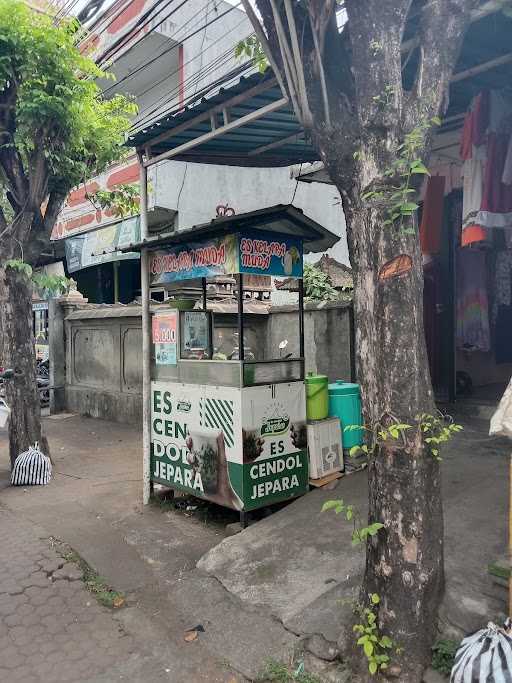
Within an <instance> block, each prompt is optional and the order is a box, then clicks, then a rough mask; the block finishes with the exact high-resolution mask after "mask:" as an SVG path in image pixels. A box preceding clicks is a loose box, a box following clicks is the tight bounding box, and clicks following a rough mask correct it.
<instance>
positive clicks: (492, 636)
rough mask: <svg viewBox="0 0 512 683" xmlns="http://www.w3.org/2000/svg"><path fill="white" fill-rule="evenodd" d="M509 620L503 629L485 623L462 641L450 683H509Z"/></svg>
mask: <svg viewBox="0 0 512 683" xmlns="http://www.w3.org/2000/svg"><path fill="white" fill-rule="evenodd" d="M510 623H511V622H510V619H507V621H506V623H505V627H504V628H499V627H498V626H496V624H493V623H491V622H490V623H489V624H487V628H483V629H481V630H480V631H477V632H476V633H473V635H471V636H467V637H466V638H464V640H463V641H462V643H461V644H460V647H459V649H458V650H457V654H456V655H455V664H454V665H453V669H452V674H451V677H450V683H484V682H485V683H510V681H512V638H511V637H510Z"/></svg>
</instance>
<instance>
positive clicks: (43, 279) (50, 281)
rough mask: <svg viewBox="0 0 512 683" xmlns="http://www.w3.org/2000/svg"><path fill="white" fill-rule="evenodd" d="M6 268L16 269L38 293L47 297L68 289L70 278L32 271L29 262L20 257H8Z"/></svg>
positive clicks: (62, 292)
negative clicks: (30, 282)
mask: <svg viewBox="0 0 512 683" xmlns="http://www.w3.org/2000/svg"><path fill="white" fill-rule="evenodd" d="M5 267H6V268H11V269H12V270H16V271H18V273H21V274H22V275H24V276H25V277H26V278H27V280H32V283H33V285H34V287H35V288H36V290H37V291H38V293H39V295H40V296H41V297H42V298H44V299H47V298H48V297H50V296H56V295H59V294H64V293H66V292H68V291H69V287H70V280H68V278H67V277H64V276H63V275H47V274H46V273H44V272H36V273H35V272H34V271H33V269H32V266H31V265H30V264H29V263H25V261H23V260H22V259H9V260H8V261H6V263H5Z"/></svg>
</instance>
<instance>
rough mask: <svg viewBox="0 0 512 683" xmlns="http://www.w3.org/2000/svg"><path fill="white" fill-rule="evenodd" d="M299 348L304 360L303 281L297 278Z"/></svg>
mask: <svg viewBox="0 0 512 683" xmlns="http://www.w3.org/2000/svg"><path fill="white" fill-rule="evenodd" d="M299 337H300V338H299V348H300V357H301V358H304V280H303V279H302V278H299Z"/></svg>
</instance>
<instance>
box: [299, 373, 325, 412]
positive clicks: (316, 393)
mask: <svg viewBox="0 0 512 683" xmlns="http://www.w3.org/2000/svg"><path fill="white" fill-rule="evenodd" d="M304 383H305V385H306V417H307V419H308V420H325V418H326V417H327V416H328V414H329V392H328V390H327V387H328V384H329V380H328V378H327V375H314V374H313V373H312V372H309V373H308V375H307V377H306V379H305V380H304Z"/></svg>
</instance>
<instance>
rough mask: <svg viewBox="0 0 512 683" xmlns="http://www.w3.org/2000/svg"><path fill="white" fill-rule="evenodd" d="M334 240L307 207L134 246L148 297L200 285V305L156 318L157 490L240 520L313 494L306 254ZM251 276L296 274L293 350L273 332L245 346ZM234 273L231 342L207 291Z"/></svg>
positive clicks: (152, 315) (152, 360)
mask: <svg viewBox="0 0 512 683" xmlns="http://www.w3.org/2000/svg"><path fill="white" fill-rule="evenodd" d="M336 240H337V237H336V236H335V235H333V234H332V233H330V232H328V231H327V230H325V229H324V228H323V227H322V226H320V225H319V224H318V223H316V222H315V221H313V220H311V219H310V218H308V217H307V216H305V215H304V214H303V213H302V211H300V210H298V209H296V208H295V207H293V206H278V207H271V208H269V209H263V210H260V211H254V212H251V213H247V214H240V215H237V216H228V217H221V218H217V219H215V220H212V221H211V222H210V223H207V224H204V225H199V226H195V227H193V228H191V229H187V230H180V231H179V232H173V233H168V234H160V235H155V236H152V237H147V238H146V239H145V240H143V241H142V242H141V243H139V244H136V245H133V244H132V245H129V247H128V248H129V249H130V250H132V251H133V250H134V249H138V250H140V251H141V263H142V267H143V269H145V270H144V271H143V285H144V283H145V287H143V290H144V289H145V291H146V292H147V293H148V295H149V292H150V290H151V288H155V287H162V286H164V287H165V286H168V285H171V284H174V283H177V282H180V281H183V280H196V281H197V282H200V283H201V286H202V301H201V302H198V303H197V304H196V306H195V308H194V309H193V310H177V309H173V308H172V307H170V306H167V305H166V306H165V307H162V306H158V307H156V306H153V307H152V309H151V310H150V311H149V317H148V328H149V330H146V331H145V332H147V333H148V335H150V336H149V340H148V341H149V343H147V344H146V345H145V347H146V353H148V352H149V382H150V387H149V391H146V393H145V395H146V397H148V398H149V403H150V407H149V408H148V409H147V410H146V416H147V418H148V432H149V434H146V437H145V438H146V439H147V437H148V436H149V442H150V444H149V446H150V447H149V462H146V467H147V466H149V474H148V472H147V471H146V472H145V475H146V478H149V480H150V481H151V482H152V483H154V482H157V483H159V484H163V485H165V486H168V487H170V488H171V489H179V490H181V491H186V492H189V493H191V494H193V495H194V496H198V497H200V498H204V499H207V500H210V501H213V502H215V503H218V504H220V505H224V506H227V507H229V508H232V509H235V510H238V511H240V513H241V519H242V522H244V521H245V519H244V515H245V513H246V512H248V511H251V510H255V509H257V508H260V507H263V506H267V505H269V504H271V503H275V502H278V501H283V500H286V499H289V498H294V497H296V496H300V495H301V494H303V493H305V492H306V491H307V489H308V485H309V476H308V458H307V450H306V446H307V443H306V407H305V395H304V372H305V370H304V306H303V288H302V276H303V252H304V251H324V250H325V249H327V248H328V247H330V246H332V245H333V244H334V243H335V242H336ZM248 274H253V275H267V276H269V275H271V276H278V277H286V278H297V280H298V290H299V301H298V307H297V309H296V310H297V326H296V329H295V330H289V331H287V335H290V336H292V337H293V335H295V339H296V340H298V343H296V344H292V345H291V346H290V349H288V346H287V344H286V343H285V342H284V340H283V343H281V344H280V343H277V344H275V347H276V348H270V346H272V345H273V344H271V343H270V338H271V337H272V335H269V334H266V335H264V337H263V338H262V339H261V341H260V343H259V344H258V345H257V346H258V348H251V349H248V348H247V338H246V334H245V327H246V324H247V316H248V313H247V312H245V310H244V276H245V275H248ZM225 275H234V277H235V279H236V288H235V289H236V291H235V292H234V295H236V307H235V310H236V329H235V331H233V333H232V334H231V338H230V339H227V338H226V333H225V330H222V329H218V328H217V325H216V317H215V314H214V313H213V312H212V310H211V308H212V307H210V310H209V305H208V303H209V302H208V296H207V278H209V277H212V276H225ZM167 303H169V302H167ZM143 304H145V305H146V307H148V305H149V302H148V301H145V302H143ZM171 305H172V304H171ZM198 306H199V307H198ZM245 307H246V308H247V307H248V305H247V304H245ZM147 360H148V359H146V361H147Z"/></svg>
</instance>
